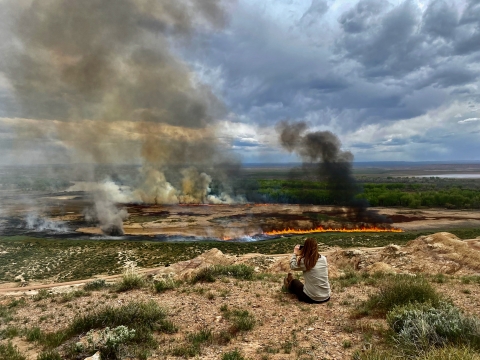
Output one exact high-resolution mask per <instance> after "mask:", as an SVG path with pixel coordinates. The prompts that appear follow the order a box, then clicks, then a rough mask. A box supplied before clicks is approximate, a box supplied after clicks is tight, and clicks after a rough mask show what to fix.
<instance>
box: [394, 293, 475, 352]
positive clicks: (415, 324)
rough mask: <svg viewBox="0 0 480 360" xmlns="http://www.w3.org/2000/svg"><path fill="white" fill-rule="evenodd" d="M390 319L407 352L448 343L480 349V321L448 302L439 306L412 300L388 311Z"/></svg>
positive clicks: (400, 342) (424, 349)
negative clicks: (410, 302)
mask: <svg viewBox="0 0 480 360" xmlns="http://www.w3.org/2000/svg"><path fill="white" fill-rule="evenodd" d="M387 322H388V324H389V325H390V327H391V328H392V329H393V331H394V332H395V336H394V338H395V340H396V342H397V343H398V345H399V347H400V348H401V349H402V350H404V351H405V352H406V353H418V352H419V351H421V352H425V351H427V350H428V349H430V348H431V347H442V346H445V345H449V344H452V345H467V346H470V347H472V348H475V349H480V320H479V319H477V318H474V317H469V316H466V315H464V314H462V312H461V311H460V310H459V309H458V308H456V307H455V306H453V305H452V304H449V303H446V302H441V303H439V304H437V305H436V306H432V305H431V304H429V303H426V304H418V303H412V304H408V305H405V306H399V307H396V308H394V309H393V310H392V311H391V312H389V313H388V314H387Z"/></svg>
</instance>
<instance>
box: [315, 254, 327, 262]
mask: <svg viewBox="0 0 480 360" xmlns="http://www.w3.org/2000/svg"><path fill="white" fill-rule="evenodd" d="M317 262H320V263H324V264H326V263H327V258H326V257H325V255H321V254H319V256H318V260H317Z"/></svg>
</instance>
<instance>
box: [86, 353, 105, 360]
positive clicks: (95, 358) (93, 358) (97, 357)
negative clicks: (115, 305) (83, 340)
mask: <svg viewBox="0 0 480 360" xmlns="http://www.w3.org/2000/svg"><path fill="white" fill-rule="evenodd" d="M100 359H101V358H100V352H98V351H97V352H96V353H95V354H93V355H92V356H89V357H87V358H85V360H100Z"/></svg>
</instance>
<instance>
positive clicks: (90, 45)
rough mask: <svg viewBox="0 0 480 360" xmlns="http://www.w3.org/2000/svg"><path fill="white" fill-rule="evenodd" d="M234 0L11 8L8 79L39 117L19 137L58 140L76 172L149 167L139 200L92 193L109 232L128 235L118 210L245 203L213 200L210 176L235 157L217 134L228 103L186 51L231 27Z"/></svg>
mask: <svg viewBox="0 0 480 360" xmlns="http://www.w3.org/2000/svg"><path fill="white" fill-rule="evenodd" d="M229 1H230V0H202V1H198V0H175V1H152V0H115V1H111V0H4V1H0V22H2V23H4V26H3V28H5V29H6V34H5V39H8V41H5V43H4V44H2V49H3V50H4V51H3V52H2V54H0V72H2V74H3V75H4V77H5V79H6V81H8V83H9V85H10V88H11V89H12V94H14V96H15V104H16V105H15V106H16V108H15V111H16V115H15V116H17V117H22V118H25V119H30V120H31V122H29V124H28V129H18V130H19V131H18V136H19V137H28V139H29V140H32V141H31V142H34V141H36V142H38V143H42V142H43V141H45V140H48V141H51V142H55V143H56V144H58V145H59V146H62V147H63V148H64V149H68V151H69V152H68V153H69V154H71V155H69V156H71V159H70V161H71V163H73V164H76V163H96V164H107V163H141V164H142V165H143V169H142V171H141V175H140V176H141V177H142V181H141V182H139V183H138V184H139V185H138V187H136V188H135V189H132V190H131V191H130V193H128V194H127V193H126V192H125V191H121V192H118V191H116V190H115V186H113V185H108V184H102V185H101V186H100V187H101V188H102V189H92V190H91V193H92V195H93V196H94V199H95V211H94V212H95V218H96V219H98V221H99V222H100V225H101V226H102V228H106V229H108V228H110V227H113V228H115V229H121V226H120V225H121V224H120V220H119V219H122V217H124V211H123V210H118V211H117V210H116V206H115V204H116V203H125V202H144V203H152V204H153V203H157V204H160V203H162V204H176V203H179V202H185V203H209V202H214V203H218V202H220V203H225V202H231V201H234V199H233V198H231V197H229V196H228V195H222V196H220V197H216V196H214V195H213V194H211V193H210V192H211V190H210V184H211V182H212V176H213V175H217V174H213V173H212V172H210V170H207V169H212V168H213V169H215V172H216V173H220V166H218V165H219V164H225V163H228V162H230V160H231V159H230V158H229V157H228V156H227V155H225V154H226V152H225V151H220V147H221V144H220V143H219V141H218V137H217V136H216V124H217V121H218V120H219V119H221V118H222V117H224V116H225V115H226V113H227V111H226V109H225V105H224V104H223V103H222V102H221V100H219V99H218V98H217V97H216V96H215V94H214V93H213V91H212V90H211V89H210V88H209V87H208V86H206V85H204V84H202V83H201V82H200V81H199V79H198V77H197V76H196V74H195V73H194V71H193V70H192V67H191V66H190V65H189V64H188V63H187V62H186V61H185V60H184V59H182V58H181V57H180V56H179V54H180V53H181V51H177V49H179V48H181V47H182V46H188V45H189V43H190V42H193V41H195V39H196V35H197V34H207V33H214V32H215V31H220V30H221V29H223V27H224V25H225V24H226V21H227V20H228V19H227V16H226V13H227V12H226V7H227V6H228V2H229ZM19 143H25V142H19ZM193 164H194V165H195V168H196V169H195V170H192V168H191V166H192V165H193ZM207 172H208V173H209V174H210V175H207ZM172 173H173V175H172V178H170V175H171V174H172ZM224 178H226V176H225V177H224ZM178 179H181V180H180V184H175V185H172V184H173V183H174V182H175V181H174V180H178ZM92 180H93V178H92ZM108 186H112V188H111V189H107V187H108ZM117 187H118V186H117ZM97 197H98V199H97ZM103 212H105V213H103ZM115 231H116V230H115Z"/></svg>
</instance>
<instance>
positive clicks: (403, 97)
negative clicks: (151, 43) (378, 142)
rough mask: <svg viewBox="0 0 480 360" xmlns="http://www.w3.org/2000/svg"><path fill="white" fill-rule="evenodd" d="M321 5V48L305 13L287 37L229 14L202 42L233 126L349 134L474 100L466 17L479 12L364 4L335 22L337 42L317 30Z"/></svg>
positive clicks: (260, 20) (262, 19)
mask: <svg viewBox="0 0 480 360" xmlns="http://www.w3.org/2000/svg"><path fill="white" fill-rule="evenodd" d="M318 4H319V5H318V6H319V9H320V10H321V11H320V14H321V15H319V16H317V17H316V21H317V24H316V25H317V26H316V27H315V29H318V34H317V37H318V41H315V39H313V40H312V38H311V36H312V33H311V31H309V32H308V35H307V34H306V33H303V28H302V26H301V24H300V21H301V20H302V19H303V18H304V17H305V16H307V15H309V14H310V10H311V9H312V8H310V9H309V10H308V11H307V12H306V13H305V14H303V15H302V16H303V17H302V16H300V17H299V20H298V21H297V22H296V24H298V28H292V27H281V26H279V24H277V23H275V22H273V21H272V20H271V19H270V18H268V17H266V16H262V14H261V13H259V12H257V11H254V10H253V9H250V8H248V7H245V6H243V7H242V6H239V7H238V8H237V9H236V14H237V16H236V17H235V18H234V19H232V20H233V21H232V24H231V26H230V27H229V30H228V31H227V32H226V33H222V34H216V35H215V36H214V37H210V38H209V39H207V40H205V41H206V42H207V43H208V44H209V46H208V48H209V49H210V51H209V52H208V54H207V53H205V52H203V53H201V58H202V60H203V61H204V62H205V63H207V64H210V65H211V66H212V67H214V68H219V69H221V73H222V80H223V81H224V85H223V87H222V90H221V91H222V94H223V98H224V99H225V102H226V103H227V105H228V107H229V108H230V109H231V110H232V111H233V112H234V113H236V114H239V115H241V116H240V117H239V119H243V120H242V121H254V122H255V123H258V124H264V125H269V124H273V123H275V122H276V121H278V119H281V118H290V119H299V120H302V119H308V120H309V121H313V122H314V123H315V124H317V125H329V124H331V123H332V122H335V124H336V125H337V126H340V127H341V128H342V129H343V131H351V130H353V129H356V128H358V127H361V126H362V125H364V124H368V123H382V122H392V121H396V120H399V119H410V118H413V117H417V116H421V115H424V114H426V113H427V112H428V111H430V110H433V109H436V108H438V107H439V106H445V105H446V104H448V103H451V102H453V101H456V100H460V101H465V99H467V98H468V97H470V96H472V95H474V94H475V90H472V88H471V87H469V85H471V84H474V83H476V82H477V81H478V76H479V69H478V67H477V66H476V63H478V59H477V58H475V56H477V57H478V55H479V54H478V53H476V47H477V44H473V42H475V41H476V40H475V39H476V37H475V36H476V35H475V34H476V31H477V30H476V29H475V28H474V25H475V24H476V22H475V21H477V20H475V21H474V20H473V18H472V17H471V16H469V17H467V16H466V12H467V11H470V12H472V13H473V12H474V11H476V4H473V3H471V4H470V5H469V6H468V7H467V9H466V10H465V13H462V14H460V13H459V10H458V9H459V6H458V3H457V2H455V1H448V0H436V1H432V2H430V3H429V4H428V6H427V7H426V9H425V10H421V9H420V8H419V7H418V6H417V5H416V3H415V2H413V1H403V2H401V3H400V4H398V5H395V6H394V5H392V4H390V3H388V2H386V1H383V0H361V1H358V2H356V3H355V4H353V5H352V6H351V7H350V8H347V9H346V10H345V11H344V12H343V13H341V14H340V15H339V16H338V17H337V20H338V26H339V31H336V32H331V31H328V22H323V23H322V21H324V20H323V19H326V18H328V16H329V11H330V8H328V9H327V7H326V5H325V7H322V6H324V5H322V4H320V3H318ZM312 6H313V4H312ZM325 9H326V10H325ZM323 11H326V12H323ZM322 24H323V25H322ZM475 26H476V25H475ZM467 30H468V31H467ZM297 31H298V32H297ZM478 44H479V45H478V46H480V41H479V42H478ZM463 48H465V50H463V51H464V53H463V54H460V53H459V51H460V49H463ZM198 55H199V53H198V52H196V53H195V54H194V55H193V56H192V57H193V58H196V59H198Z"/></svg>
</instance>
